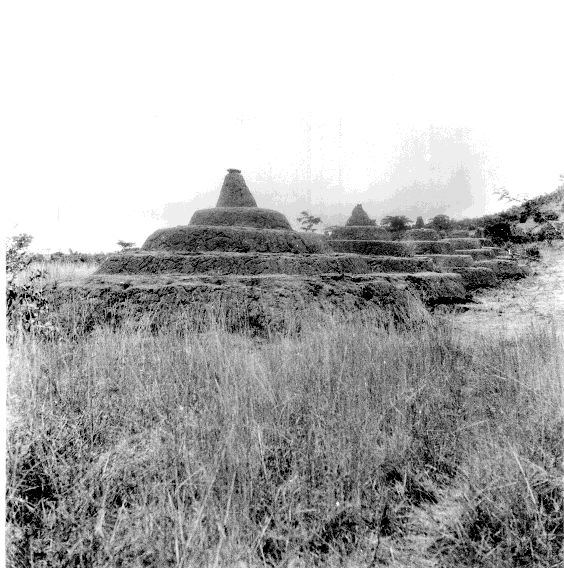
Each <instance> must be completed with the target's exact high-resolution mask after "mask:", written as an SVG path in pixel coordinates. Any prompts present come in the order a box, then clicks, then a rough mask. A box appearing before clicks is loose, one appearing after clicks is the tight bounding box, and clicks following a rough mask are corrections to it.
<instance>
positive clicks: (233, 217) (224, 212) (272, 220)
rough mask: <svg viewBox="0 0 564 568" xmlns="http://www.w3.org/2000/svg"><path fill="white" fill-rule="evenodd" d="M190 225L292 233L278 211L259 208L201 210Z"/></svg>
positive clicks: (195, 214)
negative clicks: (276, 230) (250, 228)
mask: <svg viewBox="0 0 564 568" xmlns="http://www.w3.org/2000/svg"><path fill="white" fill-rule="evenodd" d="M190 225H208V226H210V227H217V226H222V225H224V226H231V227H254V228H256V229H285V230H287V231H291V230H292V227H291V226H290V223H289V222H288V220H287V219H286V217H284V215H282V213H279V212H278V211H273V210H272V209H262V208H260V209H259V208H258V207H216V208H215V209H200V210H199V211H196V212H195V213H194V215H192V219H190Z"/></svg>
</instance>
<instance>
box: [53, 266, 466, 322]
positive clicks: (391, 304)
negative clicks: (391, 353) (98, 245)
mask: <svg viewBox="0 0 564 568" xmlns="http://www.w3.org/2000/svg"><path fill="white" fill-rule="evenodd" d="M55 294H56V297H55V301H56V302H57V304H59V305H61V304H64V303H65V302H67V301H71V300H73V301H75V302H76V300H77V299H78V300H80V302H81V305H82V306H83V308H84V310H85V313H88V316H89V322H88V323H87V324H85V325H88V326H89V327H94V325H96V324H97V323H99V322H102V321H105V322H107V321H112V322H114V323H115V324H119V323H120V321H121V320H122V319H123V318H126V317H134V318H136V317H138V318H147V317H150V318H153V319H154V321H155V324H156V325H157V326H158V325H167V323H169V322H170V321H172V320H174V319H175V318H181V317H184V316H186V317H200V316H201V314H203V313H206V312H207V310H209V309H211V308H213V309H216V310H219V311H220V312H221V313H222V314H223V315H224V317H225V318H226V319H227V321H228V324H229V326H230V327H232V328H233V329H240V328H245V327H251V328H254V329H258V330H262V331H264V330H268V329H280V328H284V327H285V326H287V325H288V324H289V323H292V322H291V321H289V320H295V319H296V318H299V317H301V316H302V315H303V314H304V313H305V311H307V309H309V308H312V309H319V310H322V311H329V312H331V311H337V312H340V313H347V314H352V313H354V312H356V311H358V310H365V309H371V310H372V311H371V312H370V314H371V315H370V317H380V316H381V317H382V318H383V320H386V319H389V318H392V319H393V320H394V321H396V322H398V323H408V322H411V323H413V322H417V321H423V320H427V319H428V318H429V313H428V311H427V309H426V306H434V305H437V304H441V303H447V304H449V303H457V302H465V301H466V299H467V295H466V290H465V288H464V285H463V282H462V277H461V276H460V275H458V274H438V273H432V272H431V273H427V272H422V273H418V274H362V275H356V276H345V275H343V274H334V275H330V274H329V275H324V276H314V277H307V276H302V277H299V278H296V277H293V276H282V275H273V276H212V275H199V276H181V275H152V276H148V275H147V276H144V275H130V276H124V275H122V274H120V275H95V276H93V277H90V278H89V279H87V280H85V281H84V282H83V283H81V284H80V285H74V284H73V285H67V286H62V287H61V288H60V289H58V290H57V291H56V292H55ZM74 305H76V304H74ZM198 314H200V315H198Z"/></svg>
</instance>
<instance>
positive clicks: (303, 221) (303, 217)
mask: <svg viewBox="0 0 564 568" xmlns="http://www.w3.org/2000/svg"><path fill="white" fill-rule="evenodd" d="M298 223H300V225H301V226H302V231H306V232H312V233H313V232H315V228H314V226H315V225H319V223H321V218H320V217H315V216H314V215H312V214H311V213H309V212H308V211H302V212H301V213H300V215H299V217H298Z"/></svg>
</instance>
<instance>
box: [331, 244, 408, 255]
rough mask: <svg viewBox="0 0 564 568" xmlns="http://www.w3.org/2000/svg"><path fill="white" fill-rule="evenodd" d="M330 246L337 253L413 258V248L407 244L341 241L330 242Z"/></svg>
mask: <svg viewBox="0 0 564 568" xmlns="http://www.w3.org/2000/svg"><path fill="white" fill-rule="evenodd" d="M329 244H330V246H331V248H332V249H333V250H335V251H337V252H353V253H356V254H372V255H382V256H413V255H414V251H413V247H412V246H411V245H410V244H409V243H403V242H397V241H360V240H359V241H341V240H331V241H330V243H329Z"/></svg>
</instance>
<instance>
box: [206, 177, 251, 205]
mask: <svg viewBox="0 0 564 568" xmlns="http://www.w3.org/2000/svg"><path fill="white" fill-rule="evenodd" d="M227 172H228V174H227V175H226V176H225V179H224V180H223V185H222V187H221V192H220V193H219V199H218V200H217V205H216V207H256V206H257V202H256V201H255V198H254V197H253V196H252V194H251V191H250V190H249V188H248V187H247V184H246V183H245V179H244V178H243V176H242V175H241V170H235V169H230V170H227Z"/></svg>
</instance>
